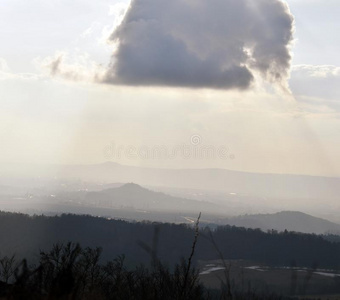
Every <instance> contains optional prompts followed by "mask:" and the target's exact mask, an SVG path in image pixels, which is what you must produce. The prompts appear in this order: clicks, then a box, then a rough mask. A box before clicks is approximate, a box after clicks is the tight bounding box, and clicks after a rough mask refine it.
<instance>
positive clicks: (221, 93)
mask: <svg viewBox="0 0 340 300" xmlns="http://www.w3.org/2000/svg"><path fill="white" fill-rule="evenodd" d="M339 7H340V6H339V4H338V3H337V1H335V0H328V1H321V0H308V1H307V0H289V1H288V0H287V1H280V0H259V1H252V0H240V1H236V2H235V1H232V0H211V1H205V0H195V1H193V0H173V1H165V0H159V1H157V2H154V1H151V0H135V1H133V2H132V3H130V2H129V1H106V0H98V1H88V0H77V1H72V2H70V1H66V0H51V1H43V0H32V1H29V2H28V1H24V0H3V1H1V3H0V39H1V47H0V140H1V147H0V163H7V162H10V163H37V164H49V163H52V164H92V163H102V162H105V161H113V162H118V163H122V164H127V165H139V166H148V167H159V168H225V169H232V170H241V171H252V172H266V173H268V172H269V173H292V174H308V175H325V176H340V154H339V151H338V149H339V148H340V119H339V116H340V58H339V55H338V53H340V36H339V35H338V34H337V32H339V30H340V20H339V18H338V15H339V13H340V8H339Z"/></svg>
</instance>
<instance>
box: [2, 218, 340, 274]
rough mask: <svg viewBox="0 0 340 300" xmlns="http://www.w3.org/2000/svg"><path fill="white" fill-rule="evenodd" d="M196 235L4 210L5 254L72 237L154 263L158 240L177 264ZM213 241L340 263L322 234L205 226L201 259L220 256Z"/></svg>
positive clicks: (268, 256)
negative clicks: (150, 251)
mask: <svg viewBox="0 0 340 300" xmlns="http://www.w3.org/2000/svg"><path fill="white" fill-rule="evenodd" d="M155 228H157V230H155ZM155 232H156V235H155ZM157 233H158V234H157ZM194 235H195V232H194V229H193V228H192V227H189V226H188V225H175V224H159V223H150V222H138V223H137V222H136V223H129V222H126V221H120V220H108V219H104V218H96V217H90V216H77V215H62V216H56V217H46V216H34V217H30V216H28V215H23V214H15V213H5V212H1V213H0V240H1V243H0V254H1V256H4V255H11V254H14V253H16V255H17V257H18V258H23V257H26V258H29V259H34V258H36V254H37V253H39V250H44V249H50V248H51V247H52V245H53V244H54V243H57V242H64V243H66V242H69V241H70V242H74V243H80V244H81V245H82V246H83V247H91V248H95V247H102V248H103V256H102V257H103V260H109V259H112V258H114V257H116V256H117V255H121V254H124V255H125V256H126V261H127V263H128V264H130V265H131V266H133V265H136V264H139V263H148V262H149V261H150V254H149V253H148V252H147V251H145V249H147V248H148V247H151V245H152V244H153V243H154V244H155V245H156V249H155V250H156V253H157V255H158V257H159V259H160V260H161V261H163V262H166V263H169V264H170V265H172V264H173V263H175V262H178V260H179V259H180V258H181V257H186V258H187V257H188V256H189V255H190V252H191V246H192V242H193V239H194ZM212 239H213V241H214V242H215V243H216V245H217V247H218V249H219V250H220V252H221V253H222V255H223V257H224V258H225V259H246V260H252V261H257V262H263V263H267V264H272V265H281V266H282V265H283V266H290V265H291V263H292V261H295V262H296V264H297V265H298V266H306V267H310V266H312V265H315V264H317V265H318V266H319V267H320V268H321V267H324V268H332V269H338V268H339V267H340V244H339V243H332V242H329V241H327V240H325V239H324V238H323V237H322V236H317V235H311V234H300V233H293V232H282V233H278V232H276V231H272V232H268V233H265V232H262V231H260V230H254V229H245V228H239V227H231V226H223V227H218V228H217V229H216V230H214V231H213V232H211V234H210V231H209V230H208V229H202V230H201V231H200V236H199V239H198V243H197V248H196V254H195V259H196V260H197V259H200V260H208V259H216V258H220V257H219V254H218V253H217V251H216V249H215V248H214V246H213V243H212Z"/></svg>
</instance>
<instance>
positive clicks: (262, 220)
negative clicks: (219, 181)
mask: <svg viewBox="0 0 340 300" xmlns="http://www.w3.org/2000/svg"><path fill="white" fill-rule="evenodd" d="M226 224H229V225H235V226H242V227H246V228H260V229H262V230H265V231H267V230H271V229H274V230H278V231H284V230H288V231H296V232H303V233H316V234H324V233H328V232H332V233H339V232H340V224H336V223H332V222H330V221H327V220H324V219H321V218H316V217H313V216H311V215H307V214H305V213H302V212H298V211H282V212H279V213H275V214H257V215H243V216H238V217H232V218H228V219H227V220H226Z"/></svg>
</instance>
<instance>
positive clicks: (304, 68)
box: [290, 65, 340, 102]
mask: <svg viewBox="0 0 340 300" xmlns="http://www.w3.org/2000/svg"><path fill="white" fill-rule="evenodd" d="M290 86H291V89H292V91H293V93H294V94H295V95H297V96H307V97H313V98H321V99H324V101H325V102H327V101H328V100H336V101H340V68H339V67H337V66H329V65H326V66H313V65H296V66H294V67H293V68H292V72H291V80H290Z"/></svg>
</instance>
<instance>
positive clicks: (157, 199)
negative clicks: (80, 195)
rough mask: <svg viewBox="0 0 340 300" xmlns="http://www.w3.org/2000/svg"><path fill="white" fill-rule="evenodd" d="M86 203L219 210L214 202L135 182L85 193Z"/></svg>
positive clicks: (129, 206)
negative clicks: (159, 189) (178, 195)
mask: <svg viewBox="0 0 340 300" xmlns="http://www.w3.org/2000/svg"><path fill="white" fill-rule="evenodd" d="M83 202H84V204H87V205H93V206H97V207H110V208H133V209H138V210H145V211H167V212H170V211H182V212H185V211H187V212H201V211H202V212H218V211H219V210H220V209H221V208H220V207H219V206H218V205H216V204H213V203H209V202H204V201H197V200H190V199H184V198H179V197H173V196H169V195H166V194H164V193H161V192H154V191H151V190H149V189H146V188H143V187H141V186H140V185H138V184H135V183H127V184H124V185H122V186H119V187H115V188H110V189H105V190H102V191H97V192H88V193H86V194H85V197H84V200H83Z"/></svg>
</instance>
